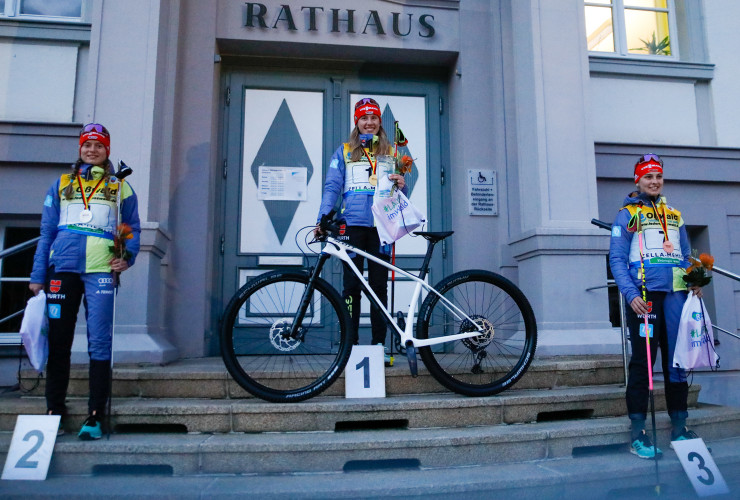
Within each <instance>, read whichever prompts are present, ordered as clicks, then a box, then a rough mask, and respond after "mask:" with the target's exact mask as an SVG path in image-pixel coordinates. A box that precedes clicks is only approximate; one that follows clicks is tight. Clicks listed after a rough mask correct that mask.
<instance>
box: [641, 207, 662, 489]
mask: <svg viewBox="0 0 740 500" xmlns="http://www.w3.org/2000/svg"><path fill="white" fill-rule="evenodd" d="M637 220H638V222H637V229H638V232H637V237H638V241H639V243H640V274H641V275H642V300H643V301H644V302H645V304H646V305H647V304H648V300H647V284H646V281H645V259H644V257H643V255H644V247H643V242H642V209H641V208H640V207H638V208H637ZM648 312H649V311H646V312H645V314H643V315H642V317H643V319H644V320H645V321H644V324H645V347H646V349H647V369H648V394H649V395H650V416H651V419H652V424H653V460H654V461H655V482H656V483H655V493H656V494H657V495H660V471H659V470H658V432H657V430H656V428H655V397H654V395H653V362H652V353H651V352H650V326H649V325H648Z"/></svg>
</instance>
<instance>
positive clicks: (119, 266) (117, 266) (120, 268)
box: [110, 259, 128, 273]
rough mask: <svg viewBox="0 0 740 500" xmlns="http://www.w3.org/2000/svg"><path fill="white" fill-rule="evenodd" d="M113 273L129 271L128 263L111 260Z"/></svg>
mask: <svg viewBox="0 0 740 500" xmlns="http://www.w3.org/2000/svg"><path fill="white" fill-rule="evenodd" d="M110 269H111V271H114V272H117V273H122V272H124V271H125V270H126V269H128V262H127V261H125V260H123V259H111V260H110Z"/></svg>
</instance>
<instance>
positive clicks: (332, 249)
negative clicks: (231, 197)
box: [293, 236, 483, 347]
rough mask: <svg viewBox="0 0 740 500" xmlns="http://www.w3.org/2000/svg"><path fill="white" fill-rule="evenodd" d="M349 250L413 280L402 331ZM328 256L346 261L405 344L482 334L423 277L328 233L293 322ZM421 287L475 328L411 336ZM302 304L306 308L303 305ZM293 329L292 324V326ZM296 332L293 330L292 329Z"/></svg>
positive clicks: (429, 251) (429, 250)
mask: <svg viewBox="0 0 740 500" xmlns="http://www.w3.org/2000/svg"><path fill="white" fill-rule="evenodd" d="M432 249H433V245H432V244H430V246H429V248H428V249H427V255H426V258H425V259H424V268H425V269H426V264H427V263H428V261H429V259H430V258H431V251H432ZM348 251H351V252H354V253H357V254H359V255H362V256H363V257H365V258H366V259H368V260H372V261H373V262H375V263H377V264H380V265H381V266H383V267H385V268H387V269H390V270H392V271H395V272H397V273H399V274H401V275H402V276H405V277H407V278H410V279H412V280H413V281H414V282H416V285H415V287H414V292H413V294H412V296H411V302H410V303H409V310H408V313H407V315H406V329H405V331H404V330H401V329H400V328H399V327H398V324H397V323H396V322H395V321H393V317H392V316H391V315H390V313H389V312H388V310H387V308H386V306H384V305H382V304H381V302H380V299H378V296H377V295H376V294H375V292H373V290H372V288H370V284H369V283H368V282H367V280H365V278H364V276H363V275H362V273H361V272H360V270H359V269H357V266H355V263H354V262H352V259H351V258H350V256H349V254H348ZM330 256H335V257H338V258H339V259H340V260H341V261H342V262H344V263H345V264H347V266H349V268H350V269H351V270H352V272H353V273H355V276H357V278H358V279H359V280H360V282H362V285H363V286H364V287H365V290H366V291H367V293H368V295H369V297H370V300H372V301H373V302H374V303H375V305H376V306H377V307H379V308H380V310H381V311H383V314H384V315H385V317H386V319H387V320H388V322H389V323H390V324H391V325H392V326H393V328H394V329H395V330H396V332H397V333H398V335H399V336H400V337H401V343H402V344H403V345H404V346H406V347H408V346H413V347H423V346H431V345H437V344H443V343H445V342H451V341H454V340H461V339H467V338H472V337H477V336H478V335H480V334H481V333H483V330H482V329H481V327H480V326H478V324H477V323H476V322H475V321H474V320H473V319H472V318H470V317H469V316H468V315H467V314H465V312H463V311H462V310H461V309H460V308H458V307H457V306H455V304H453V303H452V302H450V301H449V300H447V298H445V297H444V296H443V295H442V294H440V293H439V292H438V291H437V290H435V289H434V287H433V286H431V285H429V284H428V283H426V282H425V281H424V280H423V279H422V278H420V277H418V276H414V275H413V274H411V273H408V272H407V271H404V270H403V269H400V268H398V267H396V266H394V265H392V264H389V263H388V262H386V261H384V260H382V259H379V258H378V257H375V256H373V255H370V254H369V253H367V252H365V251H363V250H360V249H359V248H355V247H353V246H351V245H348V244H346V243H344V242H342V241H339V240H337V239H335V238H333V237H331V236H328V237H327V238H326V245H325V246H324V248H323V250H322V252H321V255H320V256H319V261H318V263H317V265H316V268H315V269H314V270H313V273H312V275H311V279H310V280H309V286H308V287H307V288H306V292H305V295H304V298H303V303H302V305H301V308H300V309H299V312H298V317H297V318H296V320H300V321H295V322H294V325H300V324H301V323H302V320H303V316H304V315H305V311H306V309H307V307H308V302H309V301H310V296H311V294H312V293H313V281H314V280H315V279H316V278H317V277H318V276H319V275H320V274H321V269H322V268H323V265H324V263H325V262H326V260H328V259H329V257H330ZM424 274H425V273H424V270H422V276H424ZM422 288H424V289H425V290H426V291H427V292H428V293H434V294H436V295H437V296H439V298H440V299H441V300H442V303H443V304H444V306H445V308H446V309H447V310H448V311H450V313H451V314H452V315H454V316H455V317H456V318H457V319H458V320H460V321H463V320H467V321H470V324H472V325H475V326H476V328H477V331H471V332H466V333H457V334H454V335H445V336H443V337H437V338H434V339H417V338H416V337H415V336H414V319H415V316H416V304H417V302H418V300H419V296H420V294H421V289H422ZM304 304H305V307H304ZM294 328H295V326H294ZM293 334H295V332H293Z"/></svg>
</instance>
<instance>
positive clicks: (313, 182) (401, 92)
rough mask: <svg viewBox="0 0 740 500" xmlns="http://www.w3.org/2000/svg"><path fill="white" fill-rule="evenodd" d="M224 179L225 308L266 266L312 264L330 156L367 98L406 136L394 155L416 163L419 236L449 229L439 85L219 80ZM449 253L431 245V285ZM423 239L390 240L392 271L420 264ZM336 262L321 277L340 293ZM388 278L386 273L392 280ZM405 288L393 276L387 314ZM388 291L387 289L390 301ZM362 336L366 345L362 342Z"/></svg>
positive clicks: (274, 77)
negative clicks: (223, 98)
mask: <svg viewBox="0 0 740 500" xmlns="http://www.w3.org/2000/svg"><path fill="white" fill-rule="evenodd" d="M226 85H227V89H226V92H227V95H228V96H229V99H228V105H227V107H226V113H225V126H224V130H225V133H224V144H225V160H226V162H225V169H224V182H223V191H222V193H223V196H222V200H223V202H222V206H223V228H222V244H221V251H222V254H223V258H222V266H223V268H222V272H221V277H222V292H223V303H224V304H225V303H226V302H228V300H229V298H230V297H231V296H232V295H233V294H234V292H235V291H236V290H237V289H238V288H239V287H240V286H241V285H243V284H244V283H245V282H246V281H248V280H249V279H250V278H252V277H254V276H256V275H259V274H262V273H264V272H266V271H269V270H273V269H295V268H300V267H303V266H305V265H306V264H307V263H309V262H310V263H313V262H314V261H315V256H316V255H315V254H314V253H313V252H315V251H319V245H310V246H308V245H307V243H306V242H307V239H310V234H309V233H310V228H312V227H313V226H314V225H315V223H316V217H317V214H318V211H319V206H320V204H321V197H322V191H323V185H324V180H325V178H326V169H327V168H328V166H329V159H330V158H331V155H332V154H333V152H334V151H335V150H336V148H337V147H339V146H340V145H341V144H342V143H343V142H346V141H347V140H348V138H349V134H350V132H351V130H352V128H353V126H354V121H353V118H352V117H353V111H354V103H355V102H356V101H357V100H359V99H360V98H362V97H372V98H374V99H375V100H376V101H377V102H378V103H379V104H380V108H381V110H382V123H383V126H384V128H385V129H386V131H387V133H388V134H389V137H391V138H392V137H393V123H394V122H395V121H398V124H399V127H400V128H401V129H402V131H403V133H404V135H405V136H406V138H407V139H408V145H407V146H404V147H403V148H402V149H401V151H400V152H401V154H407V155H409V156H411V157H412V158H413V159H414V163H413V166H412V172H411V174H407V177H406V179H407V184H408V185H409V199H410V201H411V202H412V203H413V204H414V205H415V206H417V207H418V208H420V209H421V210H422V211H423V212H425V215H426V217H427V220H428V223H427V226H426V228H425V230H428V231H441V230H446V229H448V225H449V223H448V220H449V203H448V193H447V186H446V185H445V183H444V160H443V159H444V158H445V157H446V144H447V139H446V137H445V136H444V135H443V129H444V127H443V125H442V124H443V117H444V115H443V114H442V111H443V109H444V107H443V100H442V99H443V86H442V84H441V83H439V82H436V81H419V80H413V79H403V78H400V79H399V78H395V79H387V78H357V77H356V76H347V75H342V74H297V73H293V72H284V73H279V72H246V71H233V72H230V73H228V74H227V75H226ZM449 251H450V249H449V248H447V247H445V248H438V249H436V250H435V254H436V255H435V258H434V260H433V262H432V266H431V267H432V270H431V273H430V276H429V278H428V279H429V280H430V281H436V280H439V279H441V277H442V276H444V273H445V272H446V269H445V268H446V262H447V261H448V260H449V259H447V258H446V257H448V255H449ZM425 252H426V240H424V239H423V238H420V237H416V238H413V237H408V236H407V237H404V238H403V239H401V240H400V241H399V242H398V243H397V244H396V250H395V254H396V255H395V258H396V263H397V265H398V266H399V267H402V268H404V269H407V270H414V269H418V268H420V267H421V264H422V259H423V256H424V253H425ZM341 273H342V266H341V262H339V261H336V259H332V260H331V261H330V262H329V263H328V264H327V266H326V268H325V271H324V275H323V277H324V278H325V279H326V280H327V281H329V282H330V283H332V285H334V286H335V287H336V288H337V290H339V291H340V292H341V288H342V285H341ZM389 279H390V276H389ZM412 288H413V285H412V282H411V281H408V280H404V279H402V278H400V277H399V276H396V280H395V284H394V293H393V299H394V308H395V310H404V311H405V310H406V308H407V306H408V301H409V300H410V296H411V290H412ZM390 297H391V294H390V293H389V301H390ZM361 307H362V311H363V316H362V317H361V331H360V342H361V343H367V342H368V341H369V332H368V331H367V330H368V329H367V328H365V327H367V326H369V315H368V313H369V303H368V301H367V299H366V298H365V297H364V296H363V304H362V306H361ZM365 337H367V339H365Z"/></svg>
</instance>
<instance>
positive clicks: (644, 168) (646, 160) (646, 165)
mask: <svg viewBox="0 0 740 500" xmlns="http://www.w3.org/2000/svg"><path fill="white" fill-rule="evenodd" d="M651 172H658V173H661V174H662V173H663V160H661V159H660V158H659V157H658V155H654V154H652V153H650V154H646V155H643V156H641V157H640V158H639V159H638V160H637V163H635V184H637V183H638V182H639V181H640V179H641V178H642V176H643V175H645V174H649V173H651Z"/></svg>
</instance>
